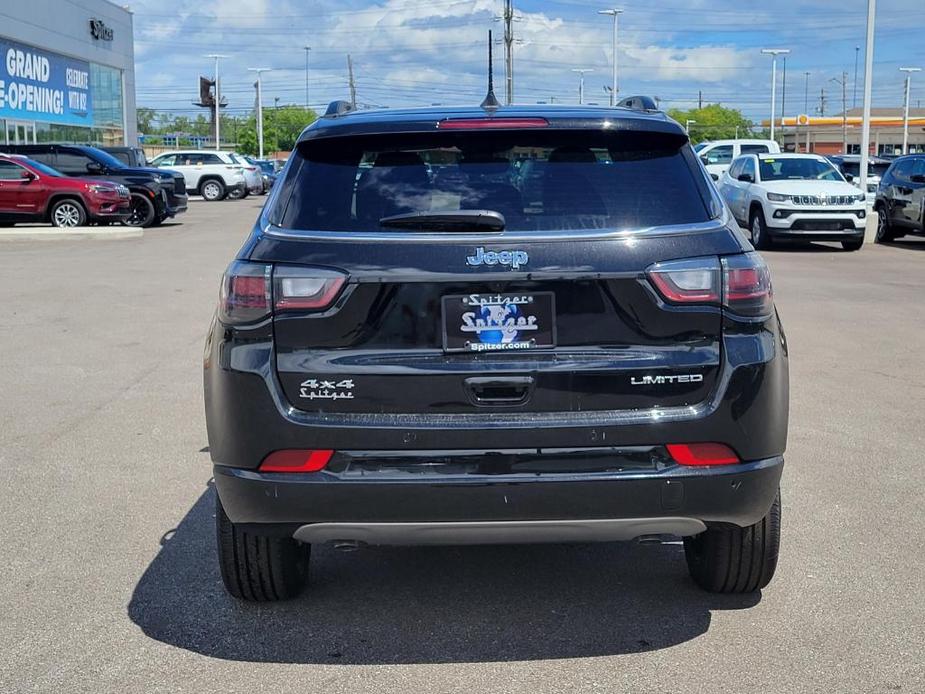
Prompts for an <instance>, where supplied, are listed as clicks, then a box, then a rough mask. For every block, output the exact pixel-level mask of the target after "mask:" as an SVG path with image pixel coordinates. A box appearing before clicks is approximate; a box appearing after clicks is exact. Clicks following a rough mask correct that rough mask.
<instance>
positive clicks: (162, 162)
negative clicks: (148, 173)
mask: <svg viewBox="0 0 925 694" xmlns="http://www.w3.org/2000/svg"><path fill="white" fill-rule="evenodd" d="M177 156H178V155H176V154H165V155H164V156H162V157H158V158H157V159H155V160H154V161H153V162H151V163H152V164H154V166H175V165H176V161H177Z"/></svg>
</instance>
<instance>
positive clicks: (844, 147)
mask: <svg viewBox="0 0 925 694" xmlns="http://www.w3.org/2000/svg"><path fill="white" fill-rule="evenodd" d="M829 81H830V82H834V83H835V84H840V85H841V151H842V154H847V153H848V73H847V72H842V73H841V79H838V78H837V77H833V78H832V79H830V80H829Z"/></svg>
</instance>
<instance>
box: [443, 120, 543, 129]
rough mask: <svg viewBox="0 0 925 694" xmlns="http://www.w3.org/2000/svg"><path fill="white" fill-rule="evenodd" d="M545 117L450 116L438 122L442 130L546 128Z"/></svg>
mask: <svg viewBox="0 0 925 694" xmlns="http://www.w3.org/2000/svg"><path fill="white" fill-rule="evenodd" d="M548 126H549V121H548V120H546V119H545V118H450V119H448V120H442V121H440V122H439V123H437V127H438V128H440V130H490V129H503V130H513V129H516V128H545V127H548Z"/></svg>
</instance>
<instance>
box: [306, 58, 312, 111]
mask: <svg viewBox="0 0 925 694" xmlns="http://www.w3.org/2000/svg"><path fill="white" fill-rule="evenodd" d="M304 48H305V108H308V54H309V53H311V50H312V47H311V46H305V47H304Z"/></svg>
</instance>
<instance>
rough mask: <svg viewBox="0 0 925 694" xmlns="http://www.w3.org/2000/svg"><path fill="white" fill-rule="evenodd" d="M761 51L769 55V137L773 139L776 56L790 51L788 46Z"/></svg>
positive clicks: (775, 98)
mask: <svg viewBox="0 0 925 694" xmlns="http://www.w3.org/2000/svg"><path fill="white" fill-rule="evenodd" d="M761 52H762V53H764V54H765V55H769V56H771V139H772V140H773V139H774V105H775V101H776V100H777V56H779V55H787V54H788V53H790V49H789V48H762V49H761Z"/></svg>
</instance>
